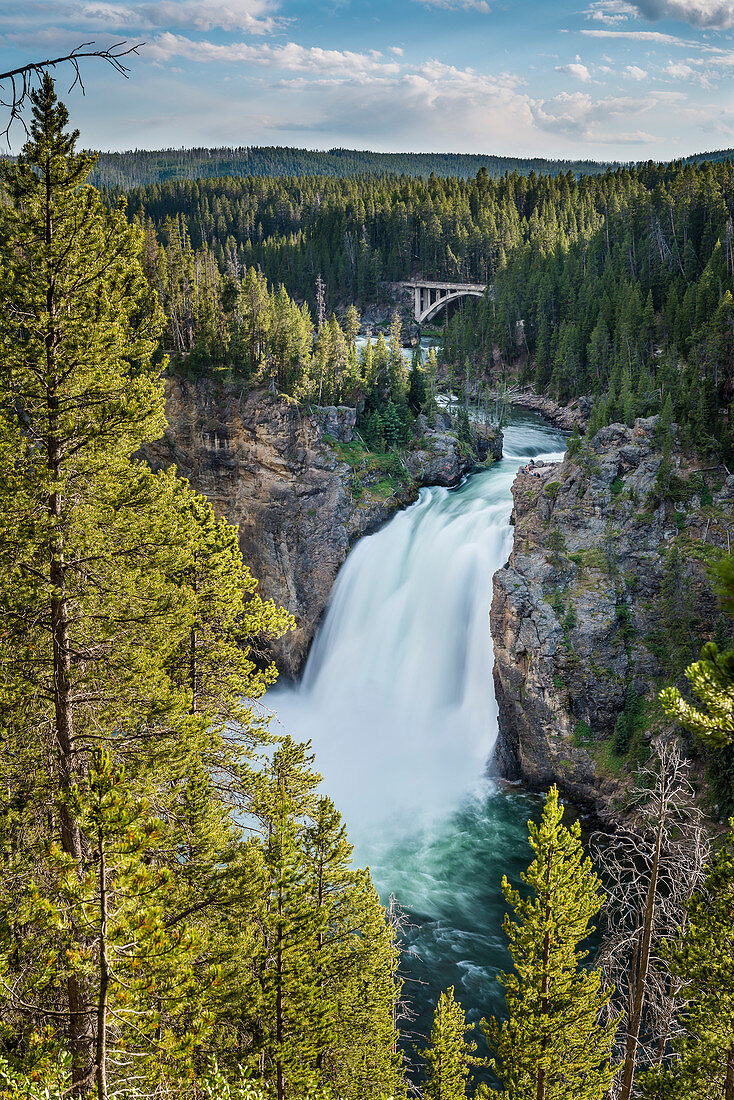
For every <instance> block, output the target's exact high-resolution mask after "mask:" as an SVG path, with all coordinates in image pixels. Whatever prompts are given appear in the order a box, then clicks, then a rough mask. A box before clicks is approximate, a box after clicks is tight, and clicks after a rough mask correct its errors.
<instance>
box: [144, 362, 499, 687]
mask: <svg viewBox="0 0 734 1100" xmlns="http://www.w3.org/2000/svg"><path fill="white" fill-rule="evenodd" d="M166 416H167V419H168V429H167V431H166V434H165V436H164V437H163V439H161V440H159V441H158V442H157V443H155V444H153V445H151V446H150V447H148V448H146V452H145V457H146V458H147V460H148V461H149V462H150V464H151V465H152V466H153V468H154V469H160V468H161V467H168V466H170V465H174V464H175V466H176V467H177V469H178V472H179V474H180V475H181V476H182V477H186V478H188V480H189V481H190V482H191V484H192V486H193V487H194V488H195V489H197V490H198V491H199V492H202V493H204V494H205V495H206V496H207V497H208V498H209V500H210V501H211V502H212V504H213V506H214V509H215V511H216V513H217V515H224V516H226V517H227V519H228V520H229V521H230V522H231V523H234V524H237V525H238V527H239V543H240V547H241V549H242V553H243V556H244V559H245V561H246V562H247V564H248V565H249V567H250V569H251V571H252V573H253V575H254V576H255V577H257V578H258V580H259V582H260V591H261V594H262V595H263V596H265V597H266V598H270V597H271V598H273V599H274V600H275V601H276V603H278V604H280V605H281V606H283V607H285V608H286V609H287V610H288V611H290V612H291V613H292V614H293V615H294V616H295V619H296V629H295V630H294V631H292V632H290V633H289V634H288V635H286V637H285V638H283V639H281V640H280V641H279V642H277V643H275V645H274V647H273V653H272V656H273V657H274V659H275V661H276V663H277V664H278V666H279V668H280V669H281V671H282V672H283V673H285V674H286V675H288V676H291V677H295V676H297V675H298V673H299V672H300V670H301V669H302V667H303V664H304V662H305V659H306V656H307V653H308V648H309V646H310V643H311V640H312V639H313V636H314V633H315V631H316V628H317V626H318V623H319V621H320V619H321V616H322V614H323V611H324V608H325V606H326V603H327V600H328V598H329V594H330V592H331V589H332V587H333V584H334V581H335V579H336V575H337V573H338V571H339V569H340V567H341V565H342V564H343V562H344V560H345V558H346V556H347V554H348V552H349V549H350V548H351V546H352V545H353V544H354V542H355V541H356V540H357V539H359V538H360V537H361V536H362V535H365V534H368V533H369V532H370V531H373V530H375V529H376V528H377V527H378V526H380V525H381V524H382V523H384V522H385V521H386V520H387V519H389V517H390V516H391V515H393V513H394V512H396V511H397V510H398V509H400V508H404V507H405V506H406V505H407V504H409V503H410V502H411V501H413V500H414V499H415V497H416V495H417V491H418V487H419V486H420V485H423V484H443V485H453V484H456V483H457V482H458V481H459V480H460V479H461V477H462V476H463V474H464V473H465V472H466V471H467V470H469V469H470V468H471V467H472V466H473V465H474V464H475V463H476V462H479V461H483V460H485V459H487V458H488V457H489V458H491V457H492V456H493V457H496V458H499V457H500V456H501V453H502V449H501V446H502V443H501V433H495V432H492V431H491V430H489V431H483V432H481V433H478V434H477V435H476V437H475V439H474V440H473V444H474V445H473V447H471V448H469V449H467V448H466V447H463V448H462V447H460V446H459V443H458V440H457V438H456V436H455V434H453V433H452V432H451V431H450V430H449V426H450V421H449V419H448V418H447V417H445V416H444V415H441V416H439V417H437V421H436V423H435V424H434V425H433V426H432V427H429V426H428V424H426V423H425V421H422V422H421V423H420V425H419V428H420V436H419V437H417V438H416V440H415V441H414V444H413V446H412V447H411V448H409V449H408V450H407V451H406V452H405V454H404V457H403V459H402V460H401V461H400V463H399V467H398V470H397V476H395V477H392V478H387V479H386V478H385V477H383V476H382V475H381V473H380V472H379V471H375V470H369V469H362V468H361V467H360V466H359V465H358V464H353V465H351V466H350V465H349V464H348V463H347V462H345V461H342V459H343V458H344V457H345V456H347V457H350V454H349V453H348V452H349V445H350V444H352V442H353V439H354V431H355V420H356V413H355V410H354V409H353V408H346V407H344V408H338V409H337V408H321V409H315V410H312V411H311V412H310V413H309V414H306V413H304V411H303V410H302V409H301V408H300V407H299V406H298V405H297V404H296V403H295V402H294V401H291V400H289V399H287V398H282V397H274V396H272V395H270V394H269V393H268V392H267V391H263V390H257V391H250V392H247V391H244V390H242V389H241V388H240V387H238V386H232V385H226V384H224V383H220V382H216V381H213V380H208V379H198V380H196V381H188V380H185V379H180V378H170V379H168V380H167V382H166Z"/></svg>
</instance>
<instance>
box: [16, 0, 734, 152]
mask: <svg viewBox="0 0 734 1100" xmlns="http://www.w3.org/2000/svg"><path fill="white" fill-rule="evenodd" d="M0 28H1V30H0V46H1V48H2V58H0V71H6V70H10V69H12V68H14V67H15V66H17V65H22V64H23V63H25V62H28V61H37V60H42V59H44V58H47V57H50V56H58V55H59V54H62V53H64V52H67V51H68V50H70V49H71V48H72V47H74V46H76V45H79V44H80V43H81V42H89V41H94V42H95V43H96V46H97V47H102V46H109V45H110V44H112V43H114V42H117V41H121V40H126V41H127V42H128V43H129V44H133V43H137V42H140V43H144V45H142V46H141V47H140V50H139V56H136V57H134V58H132V60H131V66H130V67H131V72H130V78H129V80H125V79H123V77H121V76H120V75H119V74H117V73H115V72H113V71H112V70H111V69H110V68H109V67H108V66H106V65H105V64H104V63H103V62H101V61H96V60H90V61H88V62H87V63H86V64H85V66H84V69H83V75H84V80H85V85H86V94H85V95H82V94H81V92H80V90H79V88H76V89H74V90H73V91H71V92H69V93H68V94H67V91H68V88H69V85H70V84H71V82H72V78H73V73H71V72H70V71H69V69H68V67H67V68H66V69H64V70H59V71H58V87H59V92H60V95H61V98H62V99H64V101H65V102H66V103H67V106H68V107H69V110H70V113H71V116H72V120H73V122H74V124H75V125H76V126H78V127H79V129H80V130H81V135H82V142H83V144H84V145H85V146H87V147H89V148H95V149H133V148H139V149H154V148H163V147H166V148H171V147H173V148H180V147H185V146H199V145H203V146H219V145H295V146H300V147H306V148H311V149H326V148H331V147H333V146H343V147H347V148H353V149H377V150H383V151H405V150H408V151H427V152H431V151H433V152H463V153H495V154H498V155H503V156H550V157H573V158H576V157H584V158H589V159H593V160H624V161H629V160H646V159H653V160H667V159H670V158H672V157H676V156H682V155H686V154H689V153H694V152H701V151H711V150H714V149H722V148H729V147H733V146H734V0H550V2H549V0H0ZM11 140H12V142H13V145H15V146H17V145H19V144H20V143H21V142H22V134H21V133H20V132H18V130H16V131H15V132H14V133H13V135H11Z"/></svg>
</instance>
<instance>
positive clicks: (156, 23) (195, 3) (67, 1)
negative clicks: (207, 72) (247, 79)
mask: <svg viewBox="0 0 734 1100" xmlns="http://www.w3.org/2000/svg"><path fill="white" fill-rule="evenodd" d="M278 7H279V5H278V3H277V0H130V2H128V3H116V2H114V0H27V2H26V4H25V5H24V9H25V10H24V16H25V19H24V21H25V22H27V20H28V19H29V18H33V19H34V20H36V19H38V20H39V21H40V20H42V19H43V17H44V15H45V14H46V13H51V12H53V19H54V21H55V22H57V23H58V24H59V25H64V26H67V27H74V28H79V27H81V28H83V33H84V34H85V35H88V34H89V33H92V34H95V33H99V32H100V31H117V32H123V33H130V32H134V31H147V30H159V29H160V30H164V29H166V30H170V29H186V30H191V31H209V30H214V29H218V30H223V31H229V32H232V31H245V32H246V33H247V34H258V35H259V34H267V33H269V32H271V31H274V30H277V29H280V28H282V26H283V20H282V19H280V18H278V17H277V14H276V13H277V11H278ZM0 11H2V12H3V13H4V15H5V17H6V18H8V19H11V18H13V17H14V15H15V14H16V13H17V4H13V3H11V2H8V0H0Z"/></svg>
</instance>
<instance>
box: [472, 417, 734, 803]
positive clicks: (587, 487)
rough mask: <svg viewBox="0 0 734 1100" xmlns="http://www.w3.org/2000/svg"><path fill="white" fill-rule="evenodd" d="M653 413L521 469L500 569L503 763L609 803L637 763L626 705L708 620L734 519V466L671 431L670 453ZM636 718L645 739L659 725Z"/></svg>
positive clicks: (687, 654)
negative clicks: (621, 738) (719, 559)
mask: <svg viewBox="0 0 734 1100" xmlns="http://www.w3.org/2000/svg"><path fill="white" fill-rule="evenodd" d="M656 425H657V418H651V419H650V420H637V421H636V422H635V425H634V427H633V428H629V427H625V426H622V425H618V424H614V425H611V426H610V427H607V428H604V429H602V430H601V431H600V432H598V433H597V434H596V436H595V437H594V438H593V439H592V440H590V441H588V442H585V443H584V444H583V446H582V448H581V449H580V451H579V453H578V454H577V455H576V456H574V457H572V456H570V455H566V457H565V458H564V460H563V462H561V463H559V464H557V465H547V466H542V467H540V468H538V469H537V470H536V471H531V472H526V473H523V472H521V473H520V474H519V475H518V477H517V479H516V481H515V484H514V486H513V497H514V511H513V521H514V524H515V532H514V547H513V550H512V554H511V556H510V559H509V561H508V563H507V565H506V567H505V568H504V569H502V570H500V571H499V572H498V573H497V574H496V575H495V579H494V599H493V603H492V615H491V622H492V635H493V639H494V647H495V670H494V677H495V686H496V693H497V700H498V704H499V710H500V738H499V744H498V749H497V765H498V767H499V770H500V771H501V772H502V773H503V774H505V775H506V776H508V777H511V778H521V779H524V780H525V781H526V782H528V783H529V784H530V785H532V786H536V787H540V788H542V787H547V786H548V785H550V784H551V783H552V782H556V783H558V785H559V787H560V788H561V789H562V790H563V791H564V792H565V793H566V794H567V796H569V797H571V798H573V799H575V800H576V801H577V802H581V803H585V804H587V805H589V806H590V807H593V808H594V809H596V810H597V811H600V812H601V813H602V814H603V813H604V811H605V810H607V811H608V810H609V809H610V806H611V804H612V803H613V796H614V793H615V790H617V789H618V788H619V787H620V784H621V783H623V781H624V775H625V772H626V771H629V770H631V768H632V766H633V763H634V761H633V760H631V759H630V758H629V755H628V756H625V755H624V753H622V754H620V753H618V752H617V751H616V748H615V746H616V745H617V742H616V741H615V726H617V720H618V718H619V715H620V714H621V713H622V712H624V713H625V714H627V712H628V710H629V707H630V700H643V704H642V705H643V707H644V706H645V704H644V699H645V697H647V699H648V700H651V699H653V698H654V695H655V689H656V685H657V683H658V682H660V680H664V679H666V678H667V674H668V672H669V665H670V662H672V661H673V660H678V661H682V662H683V664H685V663H689V662H690V660H692V659H694V657H695V656H696V655H697V649H698V645H699V644H700V641H701V640H705V639H706V638H710V637H711V636H712V634H713V632H714V630H715V624H716V621H717V618H718V610H717V605H716V600H715V598H714V595H713V593H712V591H711V587H710V584H709V582H708V580H707V576H706V572H705V566H706V563H707V562H708V561H710V560H711V559H712V557H714V556H716V553H717V548H723V549H726V547H727V545H728V535H727V531H728V530H730V529H731V521H732V518H733V517H734V477H732V476H728V473H727V471H726V470H725V469H724V468H722V467H718V468H710V469H701V464H699V463H696V462H694V461H692V460H690V459H686V458H685V457H684V456H683V455H682V453H681V452H680V450H679V449H678V448H677V446H676V445H675V433H673V439H674V442H673V448H672V451H671V452H670V454H669V456H667V457H666V458H665V459H664V457H663V455H662V453H661V450H660V447H659V443H658V441H657V439H656V434H657V432H656ZM664 463H665V466H663V464H664ZM661 467H662V469H661ZM648 709H649V710H652V709H653V707H652V704H650V705H649V706H648ZM635 713H636V714H637V715H639V713H640V708H639V707H637V708H636V711H635ZM658 720H659V719H658ZM638 725H639V723H638ZM642 726H643V732H642V734H641V736H642V737H647V738H649V737H650V736H651V735H652V728H653V727H654V722H650V721H648V722H647V724H646V723H645V722H642ZM644 727H646V728H644ZM618 728H619V727H618V726H617V729H618ZM638 747H640V746H638ZM642 747H643V748H644V746H642ZM633 748H634V746H633Z"/></svg>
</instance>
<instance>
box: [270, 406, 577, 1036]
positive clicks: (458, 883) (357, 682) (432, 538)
mask: <svg viewBox="0 0 734 1100" xmlns="http://www.w3.org/2000/svg"><path fill="white" fill-rule="evenodd" d="M563 448H564V442H563V438H562V436H561V435H560V433H558V432H556V431H554V430H552V429H551V428H549V427H547V426H545V425H544V424H543V422H542V421H541V420H540V418H539V417H537V416H535V415H534V414H520V415H518V416H517V417H516V418H514V419H513V421H512V423H511V424H510V425H509V426H508V428H506V429H505V442H504V458H503V459H502V461H501V462H499V463H496V464H495V465H494V466H492V467H490V468H489V469H488V470H486V471H482V472H481V473H477V474H473V475H472V476H470V477H469V478H467V479H466V480H465V481H464V482H463V484H462V485H460V486H459V487H457V488H456V489H442V488H432V489H424V490H423V491H422V492H421V494H420V497H419V499H418V501H417V502H416V503H415V504H414V505H413V506H412V507H410V508H408V509H407V510H406V511H404V512H400V513H398V514H397V515H396V516H394V517H393V519H391V520H390V522H389V523H388V524H386V525H385V527H383V528H382V529H381V530H379V531H378V532H377V533H376V534H373V535H370V536H368V537H367V538H364V539H362V540H361V541H360V542H359V543H358V544H357V545H356V546H355V548H354V549H353V550H352V552H351V553H350V555H349V557H348V558H347V561H346V562H345V564H344V566H343V567H342V569H341V571H340V573H339V576H338V578H337V582H336V585H335V587H334V591H333V593H332V597H331V601H330V604H329V608H328V610H327V613H326V616H325V619H324V622H323V624H322V626H321V629H320V631H319V633H318V635H317V637H316V640H315V642H314V644H313V647H312V649H311V653H310V656H309V659H308V663H307V665H306V670H305V672H304V675H303V679H302V681H301V682H300V684H297V685H294V686H290V687H282V688H279V689H277V690H276V691H274V692H272V693H269V695H268V702H269V705H270V707H271V709H272V710H273V711H274V712H275V715H276V718H275V720H274V723H273V727H272V728H273V729H274V731H276V732H277V731H278V729H279V727H280V728H281V729H282V731H283V732H287V733H290V734H292V735H293V736H294V737H296V738H298V739H299V740H307V739H310V740H311V741H312V743H313V747H314V750H315V752H316V766H317V768H318V770H319V771H320V772H321V774H322V775H323V776H324V790H325V791H326V793H328V794H329V795H331V797H332V798H333V799H334V801H335V803H336V805H337V807H338V809H339V810H340V811H341V812H342V814H343V816H344V818H345V820H346V823H347V827H348V830H349V836H350V839H351V841H352V843H353V844H354V845H355V860H356V862H357V863H358V864H360V865H362V866H364V865H369V866H370V868H371V870H372V874H373V878H374V880H375V883H376V885H377V887H378V889H379V891H380V895H381V897H382V898H383V899H384V900H386V899H387V897H388V895H389V894H390V893H391V892H393V891H394V892H395V893H396V895H397V897H398V900H399V901H400V902H401V903H402V904H403V905H405V906H406V907H408V908H409V910H410V913H411V919H412V921H413V926H412V931H411V932H410V933H409V934H408V937H407V943H406V951H405V952H404V961H405V965H406V967H407V969H408V971H409V972H410V973H411V974H412V975H413V976H414V977H416V978H417V979H418V980H419V981H420V983H421V984H420V985H419V986H417V987H416V988H417V989H418V990H419V995H418V996H417V997H416V1000H415V1007H416V1010H417V1017H418V1018H417V1020H416V1023H415V1025H414V1027H415V1029H416V1030H415V1034H423V1035H425V1034H427V1031H428V1030H429V1028H430V1015H431V1012H432V1010H433V1006H434V1005H435V1003H436V998H437V996H438V992H439V991H440V990H441V989H444V988H446V987H447V986H448V985H454V986H455V987H456V993H457V996H458V997H459V999H460V1000H462V1002H463V1004H464V1006H465V1008H466V1009H467V1012H468V1016H469V1019H471V1020H475V1021H476V1020H478V1019H479V1018H480V1016H481V1015H482V1014H485V1013H488V1012H491V1011H496V1010H497V1009H498V1008H499V1004H498V1003H497V997H498V986H497V983H496V981H494V975H495V974H496V972H497V970H498V969H499V968H500V967H503V966H506V965H507V962H508V959H507V955H506V950H505V946H504V937H503V934H502V931H501V921H502V914H503V912H504V907H503V901H502V896H501V892H500V889H499V882H500V879H501V877H502V874H503V873H505V872H507V873H508V874H512V875H514V876H516V875H517V874H518V873H519V870H520V869H522V868H523V867H524V866H526V865H527V862H528V858H527V856H528V852H529V849H528V847H527V841H526V836H527V829H526V821H527V818H528V816H529V814H531V813H534V812H535V811H536V809H537V805H536V800H534V799H533V798H532V796H527V795H523V794H521V793H516V794H514V795H512V794H508V793H506V792H501V791H497V790H496V789H495V786H494V784H492V782H491V780H489V779H488V778H487V766H488V763H489V761H490V758H491V753H492V749H493V746H494V742H495V739H496V736H497V708H496V705H495V700H494V686H493V679H492V660H493V658H492V642H491V636H490V632H489V607H490V603H491V598H492V576H493V574H494V572H495V571H496V570H497V569H499V568H501V567H502V566H503V565H504V563H505V561H506V560H507V557H508V555H509V552H510V549H511V545H512V528H511V526H510V514H511V511H512V494H511V491H510V490H511V486H512V482H513V480H514V477H515V474H516V473H517V470H518V468H519V466H520V465H522V463H524V462H527V461H528V460H529V459H530V458H531V457H533V458H538V457H543V458H551V459H558V458H560V456H561V453H562V451H563ZM406 1041H408V1045H409V1042H410V1041H412V1040H411V1039H410V1035H408V1036H407V1039H406Z"/></svg>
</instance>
